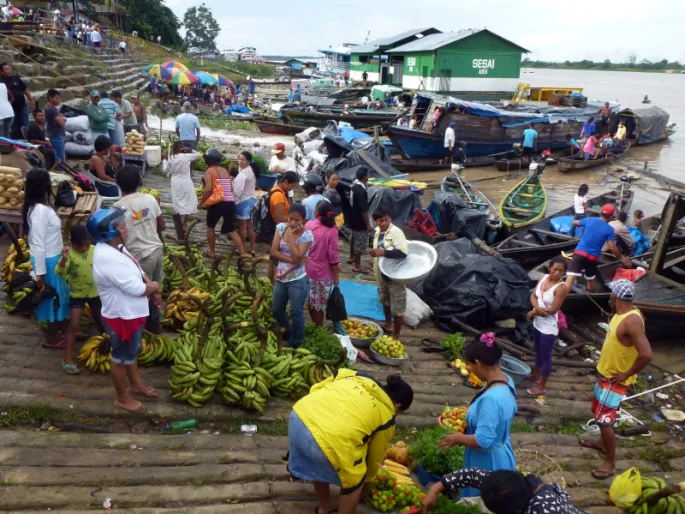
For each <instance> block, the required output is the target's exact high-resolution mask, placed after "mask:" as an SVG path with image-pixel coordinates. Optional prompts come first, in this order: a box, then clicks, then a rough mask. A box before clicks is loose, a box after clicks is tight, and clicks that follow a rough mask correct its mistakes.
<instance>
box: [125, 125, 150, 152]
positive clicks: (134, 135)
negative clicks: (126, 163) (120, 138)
mask: <svg viewBox="0 0 685 514" xmlns="http://www.w3.org/2000/svg"><path fill="white" fill-rule="evenodd" d="M124 153H125V154H126V155H144V154H145V138H144V137H143V135H142V134H141V133H139V132H138V131H137V130H132V131H131V132H129V133H128V134H126V145H124Z"/></svg>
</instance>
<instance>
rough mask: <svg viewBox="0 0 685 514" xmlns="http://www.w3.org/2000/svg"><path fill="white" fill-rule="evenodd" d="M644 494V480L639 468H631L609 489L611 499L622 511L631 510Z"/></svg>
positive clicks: (612, 483)
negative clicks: (641, 494) (642, 493)
mask: <svg viewBox="0 0 685 514" xmlns="http://www.w3.org/2000/svg"><path fill="white" fill-rule="evenodd" d="M641 492H642V479H641V478H640V470H639V469H637V468H630V469H628V470H626V471H624V472H623V473H621V474H620V475H618V476H617V477H616V478H614V481H613V482H611V487H610V488H609V497H610V498H611V501H612V502H614V505H616V506H617V507H620V508H622V509H629V508H630V507H631V506H632V505H633V503H635V501H636V500H637V499H638V498H639V497H640V493H641Z"/></svg>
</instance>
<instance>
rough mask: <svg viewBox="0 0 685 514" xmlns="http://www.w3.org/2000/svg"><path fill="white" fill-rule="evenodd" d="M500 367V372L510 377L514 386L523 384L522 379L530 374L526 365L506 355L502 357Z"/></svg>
mask: <svg viewBox="0 0 685 514" xmlns="http://www.w3.org/2000/svg"><path fill="white" fill-rule="evenodd" d="M500 367H501V368H502V371H504V372H505V373H506V374H507V375H509V376H510V377H511V379H512V380H513V381H514V385H519V384H520V383H521V382H523V379H524V378H525V377H526V376H527V375H530V374H531V372H532V370H531V369H530V366H528V364H526V363H525V362H522V361H520V360H518V359H515V358H513V357H509V356H508V355H503V356H502V360H501V361H500Z"/></svg>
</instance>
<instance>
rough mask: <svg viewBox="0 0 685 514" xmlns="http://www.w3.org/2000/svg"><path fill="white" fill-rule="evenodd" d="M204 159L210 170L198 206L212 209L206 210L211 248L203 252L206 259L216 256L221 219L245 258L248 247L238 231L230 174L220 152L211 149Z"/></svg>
mask: <svg viewBox="0 0 685 514" xmlns="http://www.w3.org/2000/svg"><path fill="white" fill-rule="evenodd" d="M203 158H204V160H205V163H207V166H208V168H207V172H206V174H205V187H204V189H203V191H202V198H201V199H200V203H199V205H198V207H201V206H203V205H205V206H207V207H209V209H208V210H207V245H208V246H209V248H208V249H207V250H205V251H204V252H203V253H204V255H205V257H208V258H210V259H214V258H215V257H216V232H215V231H214V229H215V228H216V225H217V223H219V220H221V219H223V223H222V224H221V234H225V235H228V237H229V238H230V239H231V241H233V244H234V245H235V247H236V249H237V250H238V253H240V255H243V254H244V253H245V247H244V246H243V242H242V241H241V239H240V236H239V235H238V231H237V230H236V209H235V197H234V195H233V179H232V178H231V174H230V173H229V172H228V170H226V169H225V168H222V167H221V158H222V156H221V151H220V150H219V149H217V148H210V149H209V150H207V151H206V152H205V153H204V155H203Z"/></svg>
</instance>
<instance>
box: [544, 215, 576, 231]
mask: <svg viewBox="0 0 685 514" xmlns="http://www.w3.org/2000/svg"><path fill="white" fill-rule="evenodd" d="M549 225H550V228H551V229H552V232H558V233H560V234H570V233H571V230H572V229H573V216H557V217H556V218H552V219H551V220H549Z"/></svg>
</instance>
